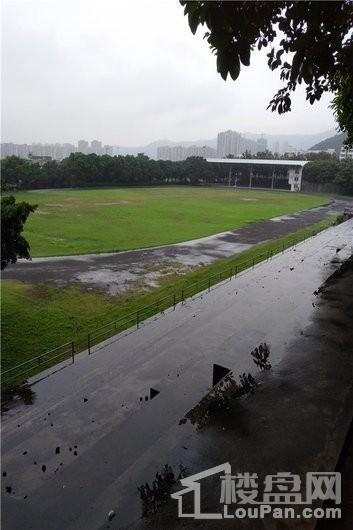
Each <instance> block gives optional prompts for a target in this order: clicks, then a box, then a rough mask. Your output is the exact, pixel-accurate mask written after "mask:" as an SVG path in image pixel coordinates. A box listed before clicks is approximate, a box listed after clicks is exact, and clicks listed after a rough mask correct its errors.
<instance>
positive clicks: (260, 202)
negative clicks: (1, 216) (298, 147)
mask: <svg viewBox="0 0 353 530" xmlns="http://www.w3.org/2000/svg"><path fill="white" fill-rule="evenodd" d="M16 198H17V199H18V200H26V201H28V202H30V203H32V204H37V205H38V209H37V210H36V212H35V213H34V214H31V216H30V218H29V220H28V222H27V224H26V230H25V233H24V235H25V237H26V238H27V239H28V241H29V243H30V245H31V254H32V256H63V255H73V254H85V253H96V252H112V251H119V250H128V249H134V248H143V247H151V246H157V245H165V244H168V243H177V242H181V241H187V240H190V239H196V238H199V237H204V236H208V235H212V234H216V233H218V232H222V231H225V230H230V229H234V228H239V227H241V226H244V225H246V224H248V223H252V222H254V221H260V220H264V219H269V218H271V217H275V216H279V215H284V214H288V213H293V212H296V211H298V210H304V209H307V208H312V207H315V206H320V205H322V204H325V203H327V202H328V201H327V198H325V197H320V196H312V195H306V194H301V193H299V194H296V193H290V192H277V193H270V192H255V191H238V190H234V189H232V190H228V189H220V188H201V187H199V188H197V187H181V186H180V187H156V188H114V189H92V190H60V191H45V192H41V191H40V192H25V193H16Z"/></svg>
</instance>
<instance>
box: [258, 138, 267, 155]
mask: <svg viewBox="0 0 353 530" xmlns="http://www.w3.org/2000/svg"><path fill="white" fill-rule="evenodd" d="M256 144H257V152H258V153H264V152H265V151H266V150H267V140H266V138H263V137H261V138H258V140H256Z"/></svg>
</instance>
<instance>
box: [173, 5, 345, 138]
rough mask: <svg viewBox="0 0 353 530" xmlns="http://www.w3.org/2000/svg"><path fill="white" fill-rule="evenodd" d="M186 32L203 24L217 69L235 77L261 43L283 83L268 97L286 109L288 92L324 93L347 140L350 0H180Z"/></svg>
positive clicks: (313, 96)
mask: <svg viewBox="0 0 353 530" xmlns="http://www.w3.org/2000/svg"><path fill="white" fill-rule="evenodd" d="M180 3H181V4H182V5H183V6H184V13H185V15H187V16H188V21H189V26H190V29H191V31H192V33H196V31H197V29H198V27H199V26H204V25H206V26H207V28H208V31H205V34H204V38H206V39H207V42H208V43H209V45H210V47H211V50H212V51H213V53H215V55H216V56H217V71H218V72H219V73H220V75H221V76H222V78H223V79H224V80H225V79H227V76H228V75H230V77H231V78H232V79H233V80H236V79H237V78H238V76H239V74H240V70H241V65H244V66H249V65H250V58H251V53H252V52H253V51H254V50H255V48H257V49H258V50H261V49H262V48H266V49H267V50H268V53H267V63H268V66H269V68H270V69H271V70H276V69H277V68H279V69H280V79H281V80H282V82H283V84H284V86H283V87H282V88H280V89H279V90H278V92H277V93H276V94H275V95H274V96H273V98H272V100H271V101H270V102H269V105H268V108H270V109H271V110H272V111H277V112H278V113H279V114H282V113H285V112H288V111H290V110H291V105H292V101H291V93H292V92H294V91H295V90H296V88H297V85H298V84H299V85H300V84H301V83H303V84H304V85H306V99H307V100H308V101H309V102H310V103H311V104H313V103H314V102H315V101H317V100H319V99H320V98H321V96H322V94H323V93H324V92H328V91H329V92H333V93H334V94H335V97H334V100H333V103H332V107H333V110H334V113H335V116H336V119H337V122H338V125H339V127H340V129H341V130H342V131H347V133H348V138H347V142H348V143H353V32H352V28H353V3H352V2H350V1H348V0H347V1H329V2H318V1H305V2H304V1H299V2H298V1H291V2H282V1H278V2H273V1H239V2H238V1H213V2H209V1H194V0H192V1H191V0H180Z"/></svg>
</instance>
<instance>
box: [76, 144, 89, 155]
mask: <svg viewBox="0 0 353 530" xmlns="http://www.w3.org/2000/svg"><path fill="white" fill-rule="evenodd" d="M88 148H89V143H88V142H87V141H86V140H79V141H78V142H77V151H78V152H79V153H83V154H84V155H87V154H88Z"/></svg>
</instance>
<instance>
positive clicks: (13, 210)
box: [1, 195, 37, 270]
mask: <svg viewBox="0 0 353 530" xmlns="http://www.w3.org/2000/svg"><path fill="white" fill-rule="evenodd" d="M36 208H37V206H35V205H32V204H28V203H27V202H19V203H17V204H16V199H15V197H13V196H12V195H10V196H8V197H3V198H2V199H1V270H3V269H4V268H5V267H6V266H7V265H8V264H9V263H16V261H17V258H26V259H30V255H29V250H30V247H29V244H28V242H27V241H26V239H25V238H24V237H23V236H22V235H21V233H22V231H23V228H24V226H23V225H24V223H25V222H26V220H27V217H28V216H29V214H30V213H31V212H34V210H35V209H36Z"/></svg>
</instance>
